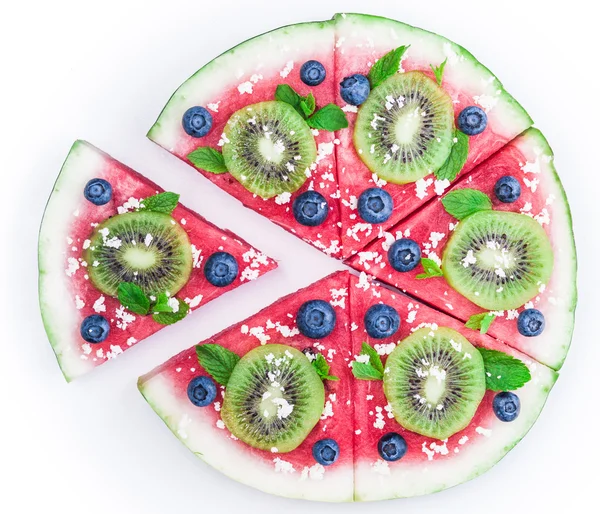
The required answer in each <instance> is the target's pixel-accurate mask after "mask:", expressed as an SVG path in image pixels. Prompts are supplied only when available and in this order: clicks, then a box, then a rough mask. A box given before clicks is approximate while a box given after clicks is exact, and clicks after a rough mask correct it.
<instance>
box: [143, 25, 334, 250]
mask: <svg viewBox="0 0 600 514" xmlns="http://www.w3.org/2000/svg"><path fill="white" fill-rule="evenodd" d="M334 32H335V25H334V23H333V22H323V23H302V24H298V25H291V26H288V27H283V28H280V29H277V30H274V31H272V32H268V33H266V34H263V35H261V36H257V37H255V38H253V39H250V40H248V41H246V42H244V43H242V44H240V45H238V46H236V47H235V48H233V49H231V50H229V51H227V52H225V53H224V54H222V55H220V56H219V57H217V58H216V59H214V60H213V61H211V62H210V63H208V64H207V65H206V66H204V67H203V68H201V69H200V70H199V71H198V72H196V73H195V74H194V75H193V76H192V77H190V78H189V79H188V80H187V81H186V82H184V83H183V84H182V85H181V86H180V87H179V89H178V90H177V91H176V92H175V93H174V94H173V96H172V97H171V99H170V100H169V102H168V103H167V105H166V106H165V107H164V109H163V111H162V113H161V114H160V116H159V118H158V120H157V121H156V123H155V124H154V126H153V127H152V128H151V129H150V131H149V132H148V137H149V138H150V139H151V140H152V141H154V142H156V143H157V144H159V145H160V146H162V147H163V148H165V149H166V150H168V151H169V152H171V153H173V154H174V155H175V156H177V157H179V158H180V159H182V160H184V161H185V162H188V163H189V164H192V165H194V163H195V164H196V167H197V169H198V171H199V172H200V173H202V174H203V175H204V176H205V177H207V178H208V179H209V180H210V181H212V182H213V183H215V184H216V185H217V186H219V187H220V188H221V189H223V190H225V191H227V192H228V193H229V194H231V195H232V196H234V197H235V198H237V199H238V200H239V201H240V202H242V203H243V204H244V205H245V206H247V207H249V208H251V209H253V210H255V211H257V212H259V213H260V214H262V215H264V216H266V217H267V218H269V219H270V220H271V221H273V222H274V223H277V224H278V225H280V226H281V227H283V228H284V229H286V230H288V231H290V232H292V233H293V234H296V235H297V236H298V237H300V238H302V239H304V240H305V241H307V242H309V243H310V244H312V245H313V246H315V247H317V248H319V249H320V250H322V251H323V252H325V253H326V254H327V255H331V256H332V257H337V258H339V257H340V256H341V240H340V217H339V206H338V198H339V191H338V187H337V168H336V164H335V152H334V145H335V144H336V143H338V141H337V139H336V135H335V133H334V132H328V131H326V130H317V129H312V133H311V132H310V129H309V127H308V126H307V125H306V124H305V123H303V121H302V119H301V117H300V115H297V114H296V113H295V112H294V111H293V109H292V112H288V111H290V108H289V105H283V106H281V104H280V105H279V106H274V105H272V104H271V105H270V109H262V108H261V107H260V106H259V107H257V106H256V104H260V103H261V102H268V101H272V100H275V94H276V90H277V87H278V86H279V85H286V86H288V87H291V88H292V89H293V90H294V91H295V92H296V93H297V94H299V95H302V97H306V96H308V95H309V94H312V95H313V97H314V99H315V101H316V107H315V105H313V106H312V108H316V109H320V108H322V107H324V106H326V105H327V104H331V103H333V102H334V101H335V95H336V91H337V84H336V83H335V72H334V55H333V45H334V40H335V34H334ZM308 61H318V62H319V63H320V64H321V67H322V68H321V70H320V72H321V73H324V74H325V76H324V78H323V77H322V76H321V77H317V82H318V81H319V80H322V81H321V82H320V83H319V84H318V85H313V86H309V85H307V84H306V83H304V82H303V81H302V80H301V68H302V66H303V64H304V63H306V62H308ZM287 91H288V97H289V89H288V90H287ZM281 103H283V102H281ZM248 106H253V108H254V110H253V111H252V112H249V111H248V110H247V108H248ZM195 107H198V108H203V109H205V110H201V111H200V112H201V113H204V114H207V113H208V115H209V116H210V118H211V119H212V128H211V129H210V131H209V132H208V133H207V134H206V135H205V136H199V135H198V134H199V133H202V131H200V132H194V131H192V130H189V132H192V133H193V134H194V135H189V134H188V132H186V130H185V129H184V127H183V119H184V116H185V115H186V113H187V112H188V110H189V109H191V108H192V109H193V108H195ZM263 107H264V105H263ZM284 107H287V109H284ZM297 108H299V107H298V106H297ZM278 109H281V110H282V111H285V112H277V110H278ZM189 112H190V113H192V112H193V111H189ZM234 114H236V117H235V119H239V120H240V121H239V124H238V128H244V127H249V128H252V129H253V130H258V133H255V132H252V134H250V135H248V134H246V135H245V136H244V137H246V136H247V137H249V138H250V139H248V140H247V141H245V142H244V143H243V144H244V145H245V147H246V148H248V147H250V148H254V146H255V145H256V147H257V148H258V150H256V152H255V153H254V154H253V155H252V156H250V160H254V159H257V161H256V163H252V162H251V163H250V164H248V162H247V159H246V157H244V156H242V157H241V159H242V160H244V162H246V164H248V166H246V167H245V168H244V169H242V168H243V166H242V165H240V169H238V171H237V173H235V176H237V179H236V178H234V174H233V173H234V172H233V171H232V173H231V174H230V173H227V172H225V171H226V170H225V169H224V168H222V167H219V166H217V167H216V168H214V167H213V166H214V162H212V161H211V159H208V161H209V162H207V161H206V160H199V159H198V157H193V156H194V155H198V154H197V153H196V154H194V153H193V152H197V151H199V149H200V151H201V150H205V149H206V147H209V148H212V149H213V150H216V151H218V152H221V150H223V151H224V152H223V153H224V154H226V155H230V154H231V152H230V153H229V154H228V152H227V146H228V145H227V143H228V142H231V140H230V139H229V138H228V135H229V136H231V133H230V130H233V131H235V127H233V128H232V127H231V126H228V125H227V122H228V120H230V118H231V117H232V115H234ZM342 114H343V113H342ZM197 120H199V123H204V121H203V119H202V118H199V117H198V118H197ZM273 124H275V125H276V126H275V128H274V127H273V126H272V125H273ZM269 127H270V128H269ZM238 132H239V131H238ZM255 138H256V139H255ZM231 139H236V140H237V141H238V142H240V143H241V141H239V140H240V137H238V138H233V137H231ZM261 145H262V146H261ZM294 148H296V150H295V151H294V152H295V153H294V155H291V154H290V160H287V158H288V151H292V150H293V149H294ZM298 148H299V149H298ZM282 156H284V157H285V159H286V161H282V162H281V164H283V162H285V164H286V167H287V168H283V171H282V169H272V167H270V165H269V162H276V163H277V164H279V161H280V160H281V159H282V158H283V157H282ZM212 157H213V158H214V157H215V154H212ZM217 157H218V155H217ZM238 157H239V154H238ZM307 157H310V159H309V160H310V161H313V162H308V161H307V159H306V158H307ZM258 160H260V163H259V162H258ZM305 161H307V162H305ZM259 164H260V165H259ZM244 166H245V165H244ZM249 168H251V169H249ZM275 168H277V166H276V165H275ZM211 170H212V172H211ZM214 171H216V173H215V172H214ZM255 175H258V178H257V177H256V176H255ZM286 184H290V187H289V188H288V187H286ZM300 184H302V185H300ZM298 186H299V187H298ZM309 190H310V191H314V192H316V193H318V194H319V195H321V196H320V197H319V198H320V201H318V202H317V203H314V202H309V203H310V205H309V206H308V209H309V210H311V209H313V210H321V209H322V214H323V216H326V217H325V218H324V219H323V218H322V217H319V216H317V218H318V219H317V220H314V214H315V213H314V212H311V213H310V214H312V215H313V221H314V223H317V222H318V224H316V225H314V224H313V225H310V224H309V225H306V224H301V223H299V222H298V221H297V219H296V218H295V216H294V209H293V206H294V203H295V201H296V199H297V198H298V197H299V196H300V195H302V194H303V193H306V192H307V191H309ZM276 192H278V194H275V193H276ZM257 193H258V194H257ZM297 208H298V209H300V205H298V206H297ZM300 210H301V209H300Z"/></svg>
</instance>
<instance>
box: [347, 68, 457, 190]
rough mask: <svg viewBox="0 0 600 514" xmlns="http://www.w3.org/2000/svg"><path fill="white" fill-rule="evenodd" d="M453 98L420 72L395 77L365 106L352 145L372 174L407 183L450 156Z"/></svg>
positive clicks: (358, 118)
mask: <svg viewBox="0 0 600 514" xmlns="http://www.w3.org/2000/svg"><path fill="white" fill-rule="evenodd" d="M453 129H454V108H453V106H452V99H451V98H450V96H448V94H447V93H446V92H445V91H444V90H443V89H442V88H441V87H440V86H438V85H437V83H436V82H435V81H433V80H432V79H430V78H429V77H428V76H427V75H425V74H424V73H422V72H419V71H411V72H407V73H397V74H395V75H393V76H391V77H390V78H389V79H387V80H385V81H384V82H382V83H381V84H380V85H379V86H377V87H376V88H375V89H373V91H371V94H370V95H369V98H368V99H367V101H366V102H365V103H364V104H362V105H361V107H360V109H359V111H358V116H357V118H356V126H355V128H354V146H355V148H356V150H357V152H358V155H359V156H360V158H361V159H362V160H363V162H364V163H365V164H366V165H367V166H368V167H369V169H370V170H371V171H372V172H374V173H376V174H377V175H378V176H379V177H380V178H382V179H384V180H387V181H388V182H392V183H394V184H406V183H408V182H415V181H416V180H418V179H420V178H422V177H424V176H425V175H429V174H430V173H433V172H434V171H436V170H438V169H439V168H441V166H442V165H443V164H444V162H446V160H447V159H448V156H449V155H450V149H451V148H452V139H453Z"/></svg>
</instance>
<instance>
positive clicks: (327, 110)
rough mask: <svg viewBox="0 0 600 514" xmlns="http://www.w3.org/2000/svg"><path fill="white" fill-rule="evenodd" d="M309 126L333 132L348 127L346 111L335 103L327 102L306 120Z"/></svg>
mask: <svg viewBox="0 0 600 514" xmlns="http://www.w3.org/2000/svg"><path fill="white" fill-rule="evenodd" d="M306 123H308V126H309V127H312V128H314V129H321V130H327V131H329V132H334V131H335V130H340V129H343V128H346V127H348V118H346V113H345V112H344V111H342V109H340V108H339V107H338V106H337V105H335V104H327V105H326V106H325V107H322V108H321V109H319V110H318V111H317V112H315V113H314V114H313V115H312V116H311V117H310V118H308V119H307V120H306Z"/></svg>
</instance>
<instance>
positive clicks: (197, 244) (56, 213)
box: [39, 141, 277, 381]
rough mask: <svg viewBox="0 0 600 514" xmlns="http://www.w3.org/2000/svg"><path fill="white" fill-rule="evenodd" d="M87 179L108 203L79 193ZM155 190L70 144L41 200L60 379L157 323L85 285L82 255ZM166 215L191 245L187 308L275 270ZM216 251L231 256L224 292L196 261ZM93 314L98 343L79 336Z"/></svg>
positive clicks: (46, 316) (190, 221)
mask: <svg viewBox="0 0 600 514" xmlns="http://www.w3.org/2000/svg"><path fill="white" fill-rule="evenodd" d="M93 178H101V179H105V180H107V181H108V182H109V183H110V184H111V185H112V188H113V195H112V199H111V200H110V201H109V202H108V203H106V204H104V205H102V206H97V205H94V204H93V203H91V202H89V201H88V200H86V198H85V197H84V195H83V190H84V187H85V185H86V184H87V182H88V181H89V180H91V179H93ZM161 191H162V189H160V188H159V187H158V186H157V185H156V184H154V183H153V182H151V181H149V180H148V179H146V178H144V177H143V176H142V175H140V174H139V173H136V172H135V171H133V170H131V169H129V168H128V167H126V166H125V165H123V164H121V163H119V162H118V161H116V160H115V159H113V158H112V157H110V156H109V155H107V154H105V153H104V152H102V151H100V150H98V149H97V148H95V147H93V146H92V145H90V144H89V143H86V142H84V141H77V142H76V143H75V144H74V145H73V147H72V148H71V151H70V152H69V155H68V157H67V159H66V161H65V163H64V165H63V167H62V170H61V172H60V175H59V176H58V179H57V181H56V184H55V186H54V190H53V191H52V194H51V196H50V200H49V201H48V205H47V207H46V211H45V213H44V219H43V221H42V226H41V229H40V238H39V272H40V279H39V290H40V306H41V311H42V317H43V320H44V325H45V328H46V332H47V334H48V338H49V339H50V343H51V344H52V347H53V349H54V352H55V353H56V357H57V359H58V363H59V365H60V367H61V369H62V371H63V374H64V375H65V378H66V379H67V380H68V381H71V380H73V379H74V378H76V377H78V376H80V375H83V374H84V373H86V372H88V371H90V370H91V369H93V368H95V367H96V366H99V365H100V364H102V363H104V362H106V361H108V360H111V359H113V358H115V357H117V356H118V355H119V354H121V353H122V352H124V351H125V350H127V349H129V348H130V347H132V346H133V345H134V344H136V343H137V342H139V341H141V340H142V339H144V338H146V337H148V336H150V335H151V334H153V333H154V332H157V331H158V330H160V329H161V328H164V327H165V325H161V324H159V323H156V322H155V321H153V319H152V317H151V316H138V315H134V314H132V313H131V312H129V311H127V310H125V309H124V308H123V307H122V306H121V304H120V302H119V301H118V300H117V299H116V298H113V297H110V296H108V295H105V294H102V293H101V292H100V291H98V290H97V289H96V288H95V287H94V286H93V285H92V283H91V282H90V281H89V276H88V273H87V266H88V263H86V262H85V261H84V260H83V258H82V253H83V250H84V249H85V248H86V247H87V246H89V240H88V238H89V236H90V234H91V233H92V232H93V230H94V227H95V226H97V225H98V223H101V222H102V221H104V220H106V219H107V218H109V217H110V216H113V215H115V214H117V213H124V212H126V211H128V210H134V209H135V208H136V206H139V200H140V199H143V198H147V197H149V196H152V195H155V194H157V193H159V192H161ZM173 217H174V218H175V219H176V220H177V221H178V222H180V224H181V226H182V227H183V228H184V230H185V231H186V232H187V234H188V236H189V239H190V241H191V244H192V254H193V257H194V267H193V271H192V274H191V277H190V279H189V281H188V282H187V284H186V285H185V286H184V287H183V289H182V290H181V291H180V292H179V293H178V297H179V298H181V299H184V300H185V302H186V303H187V304H188V305H189V307H190V309H191V310H194V309H196V308H198V307H199V306H200V305H203V304H205V303H208V302H209V301H211V300H213V299H215V298H217V297H219V296H221V295H222V294H223V293H226V292H227V291H229V290H231V289H234V288H236V287H238V286H240V285H242V284H243V283H244V282H247V281H249V280H254V279H256V278H258V277H259V276H261V275H262V274H264V273H266V272H268V271H270V270H272V269H274V268H276V267H277V264H276V263H275V262H274V261H273V260H272V259H270V258H268V257H266V256H265V255H264V254H262V253H261V252H259V251H258V250H256V249H255V248H253V247H251V246H250V245H248V243H246V242H245V241H243V240H241V239H240V238H238V237H237V236H236V235H235V234H232V233H231V232H228V231H224V230H221V229H219V228H217V227H215V226H214V225H212V224H211V223H209V222H208V221H206V220H205V219H204V218H202V217H201V216H199V215H198V214H196V213H195V212H194V211H191V210H190V209H187V208H186V207H184V206H182V205H181V204H179V205H178V206H177V207H176V208H175V211H174V212H173ZM217 251H225V252H228V253H230V254H231V255H233V256H234V257H235V258H236V260H237V262H238V266H239V274H238V277H237V278H236V280H235V281H234V282H233V283H232V284H230V285H229V286H226V287H215V286H213V285H211V284H210V283H209V282H208V281H207V280H206V278H205V277H204V274H203V272H202V262H203V260H204V259H206V258H207V257H208V256H210V255H211V254H213V253H215V252H217ZM93 314H101V315H103V316H105V317H106V318H107V319H109V321H110V332H109V336H108V337H107V338H106V339H105V340H104V341H103V342H101V343H96V344H90V343H86V341H84V340H83V339H82V337H81V335H80V325H81V322H82V320H83V319H84V318H86V317H87V316H89V315H93Z"/></svg>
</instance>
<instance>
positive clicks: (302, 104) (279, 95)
mask: <svg viewBox="0 0 600 514" xmlns="http://www.w3.org/2000/svg"><path fill="white" fill-rule="evenodd" d="M275 100H277V101H279V102H285V103H286V104H289V105H291V106H292V107H293V108H294V109H296V112H298V114H299V115H300V116H302V118H303V119H304V120H305V121H306V123H307V124H308V126H309V127H311V128H314V129H319V130H327V131H328V132H334V131H336V130H340V129H343V128H346V127H348V118H346V113H345V112H344V111H342V109H340V108H339V107H338V106H337V105H335V104H327V105H325V106H324V107H322V108H321V109H318V110H317V111H315V109H316V107H317V106H316V100H315V97H314V95H313V94H312V93H309V94H308V96H301V95H299V94H298V93H297V92H296V91H294V88H292V87H291V86H289V85H287V84H279V85H278V86H277V88H276V89H275Z"/></svg>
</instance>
